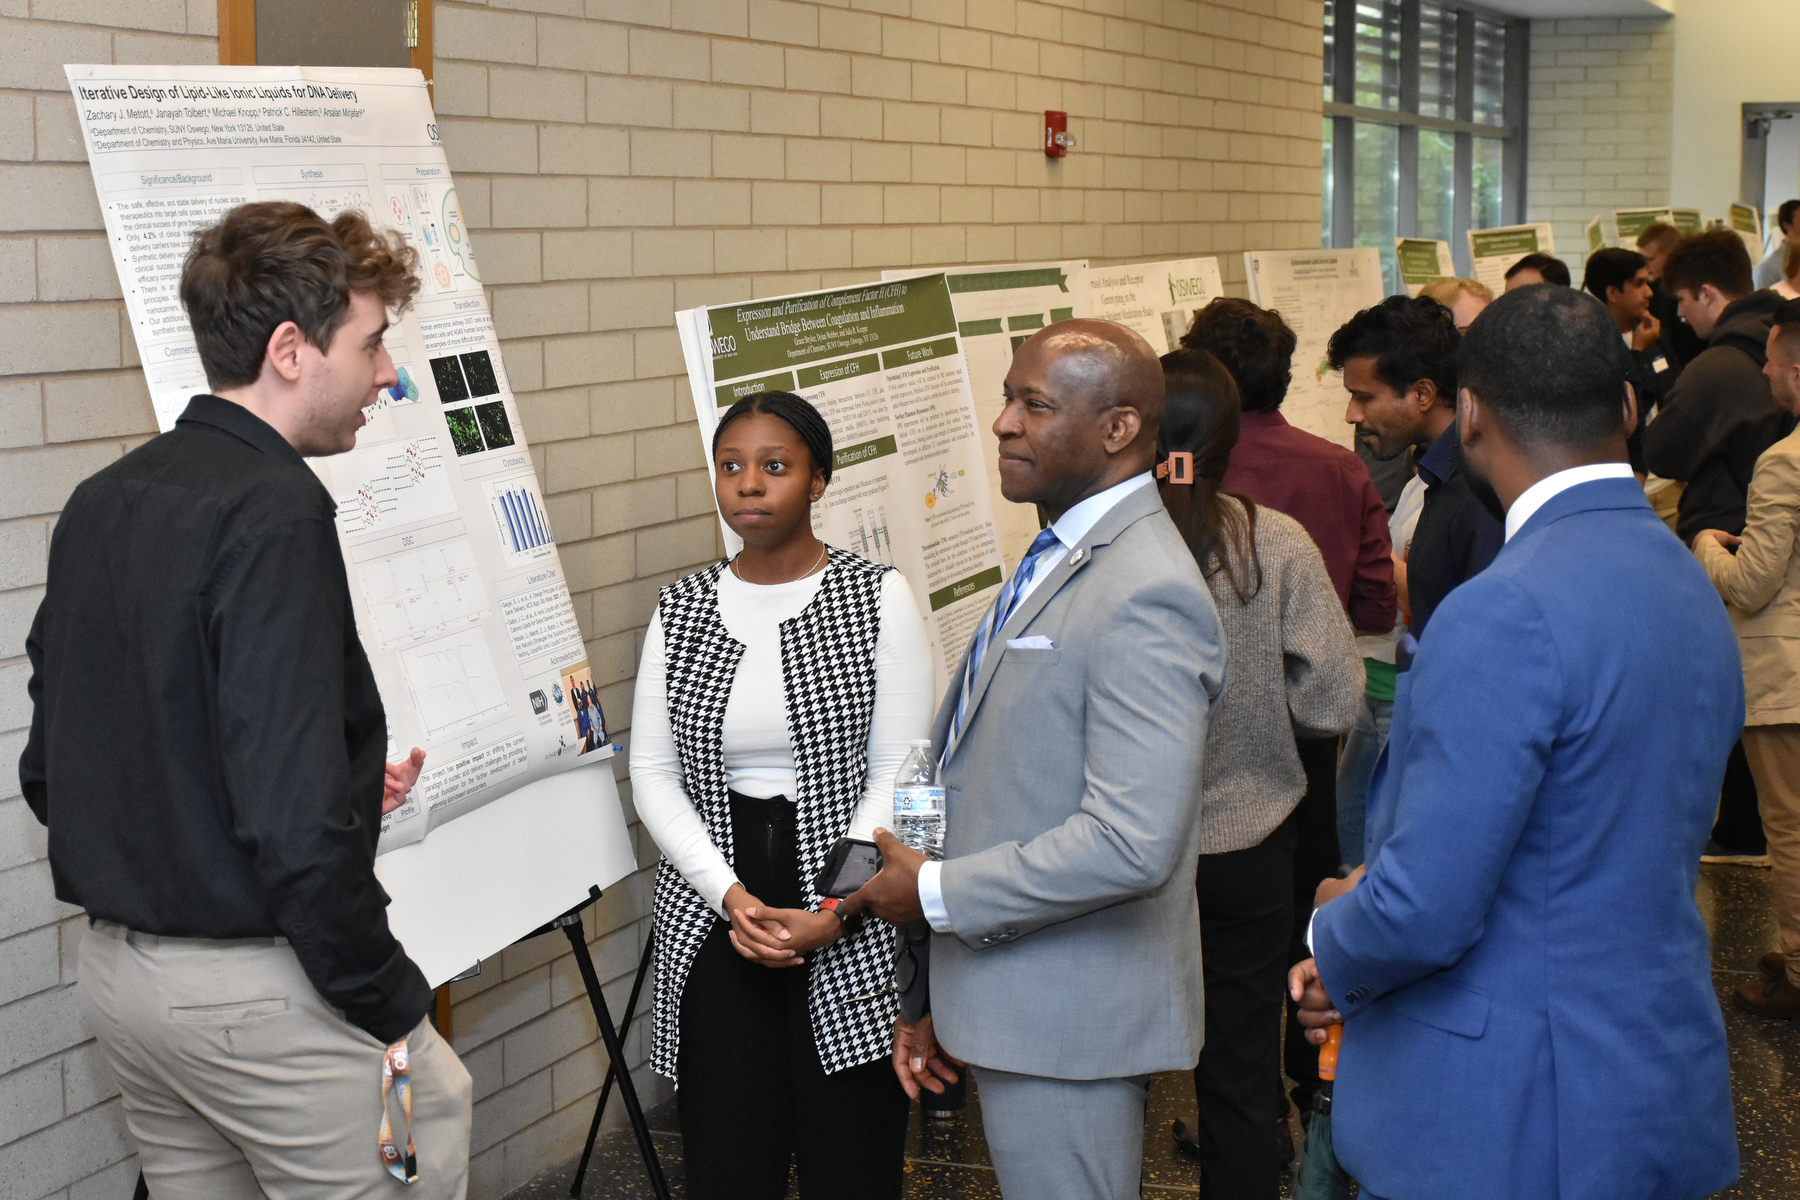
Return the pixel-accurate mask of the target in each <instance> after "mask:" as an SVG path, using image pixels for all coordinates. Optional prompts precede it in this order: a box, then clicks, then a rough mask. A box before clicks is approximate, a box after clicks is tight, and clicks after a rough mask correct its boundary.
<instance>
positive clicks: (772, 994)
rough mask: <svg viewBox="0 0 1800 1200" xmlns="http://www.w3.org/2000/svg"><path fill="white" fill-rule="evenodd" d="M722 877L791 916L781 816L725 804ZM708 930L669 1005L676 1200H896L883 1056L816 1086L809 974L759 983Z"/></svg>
mask: <svg viewBox="0 0 1800 1200" xmlns="http://www.w3.org/2000/svg"><path fill="white" fill-rule="evenodd" d="M731 823H732V838H733V842H734V851H735V853H734V858H735V859H736V861H735V863H734V864H733V865H734V866H735V868H736V870H737V875H738V879H739V880H740V881H741V882H742V883H743V885H744V886H745V887H746V888H748V889H749V890H750V892H751V894H752V895H754V896H755V897H756V898H757V899H759V900H761V901H763V902H764V903H765V904H769V905H772V906H774V907H778V908H799V907H801V904H802V901H801V891H800V868H799V851H798V848H797V843H796V838H795V828H794V806H793V805H792V804H791V803H790V802H788V801H786V800H784V799H782V798H780V797H776V798H775V799H774V800H758V799H753V798H751V797H746V796H739V795H737V794H736V793H735V792H734V793H732V797H731ZM729 929H730V926H729V925H727V924H726V923H725V922H724V921H720V920H715V921H714V922H713V927H712V929H711V930H710V931H709V932H708V933H707V935H706V939H705V941H703V942H702V943H701V946H700V951H699V953H698V955H696V956H695V959H694V964H693V966H692V967H691V968H690V969H689V971H688V977H687V983H686V985H685V987H684V988H683V989H682V993H681V1053H680V1055H679V1057H678V1059H677V1063H676V1067H677V1070H678V1072H679V1074H680V1076H681V1082H680V1086H679V1088H677V1090H676V1092H675V1104H676V1110H677V1113H678V1115H679V1117H680V1120H681V1141H682V1157H683V1159H684V1161H685V1164H686V1167H687V1190H686V1195H687V1196H688V1198H689V1200H782V1198H783V1197H785V1196H786V1195H787V1191H788V1169H789V1164H790V1163H794V1164H797V1166H798V1169H799V1175H800V1195H801V1197H802V1198H803V1200H863V1198H865V1197H867V1198H869V1200H898V1198H899V1196H900V1193H901V1188H902V1186H903V1184H904V1181H905V1170H906V1160H905V1152H906V1119H907V1113H908V1101H907V1099H906V1093H905V1092H904V1091H902V1090H901V1089H900V1082H899V1080H897V1079H896V1078H895V1077H894V1068H893V1065H892V1064H891V1063H890V1062H889V1061H888V1059H887V1058H886V1057H885V1056H884V1057H882V1058H879V1059H876V1060H875V1061H874V1062H870V1063H864V1064H863V1065H861V1066H857V1067H850V1068H847V1069H845V1070H842V1071H838V1072H836V1073H834V1074H830V1075H827V1074H826V1073H825V1068H824V1066H823V1064H821V1063H820V1061H819V1051H818V1047H817V1044H816V1042H815V1041H814V1037H813V1027H812V1015H811V1011H810V1009H809V1007H808V1001H807V990H808V988H807V983H808V978H809V972H810V971H811V970H812V966H811V964H810V963H809V964H807V965H806V966H802V967H784V968H780V969H770V968H768V967H763V966H759V965H758V964H756V963H753V962H751V961H750V960H749V959H746V958H744V957H743V956H741V955H740V954H738V952H737V951H736V950H734V949H733V948H732V946H731V941H730V938H729V937H728V936H727V934H728V931H729Z"/></svg>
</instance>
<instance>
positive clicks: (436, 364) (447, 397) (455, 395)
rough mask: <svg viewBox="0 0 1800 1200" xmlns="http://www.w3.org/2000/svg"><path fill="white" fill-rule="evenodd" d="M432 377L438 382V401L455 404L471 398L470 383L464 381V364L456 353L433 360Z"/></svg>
mask: <svg viewBox="0 0 1800 1200" xmlns="http://www.w3.org/2000/svg"><path fill="white" fill-rule="evenodd" d="M431 378H432V379H433V380H435V381H436V382H437V390H438V401H439V403H442V404H455V403H456V402H457V401H458V400H467V399H468V398H469V385H468V384H467V383H465V382H464V381H463V373H462V364H460V363H458V362H457V361H456V356H455V355H454V354H452V355H448V356H446V357H444V358H434V359H432V360H431Z"/></svg>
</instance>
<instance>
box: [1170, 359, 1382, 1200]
mask: <svg viewBox="0 0 1800 1200" xmlns="http://www.w3.org/2000/svg"><path fill="white" fill-rule="evenodd" d="M1162 362H1163V376H1164V378H1165V380H1166V381H1167V384H1168V398H1167V400H1166V401H1165V404H1164V409H1163V418H1162V427H1161V431H1160V432H1159V434H1158V435H1157V451H1158V459H1159V462H1160V465H1159V466H1158V467H1157V474H1158V477H1159V486H1160V488H1161V490H1162V497H1163V504H1164V506H1165V507H1166V508H1167V509H1168V510H1169V516H1170V517H1171V518H1172V519H1173V520H1174V522H1175V525H1176V528H1178V529H1180V530H1181V533H1182V536H1183V537H1184V538H1186V540H1187V543H1188V546H1189V548H1190V549H1192V550H1193V552H1194V558H1195V559H1196V560H1197V561H1198V562H1199V564H1200V570H1201V573H1202V574H1203V575H1205V576H1206V582H1207V586H1208V587H1209V588H1210V589H1211V590H1212V595H1213V602H1214V603H1215V604H1216V605H1217V606H1218V611H1219V624H1220V625H1221V626H1222V627H1223V628H1224V630H1225V647H1226V655H1227V662H1228V664H1229V665H1228V668H1227V671H1228V674H1227V679H1226V685H1225V692H1224V694H1223V695H1222V696H1221V697H1220V699H1219V702H1218V704H1217V705H1215V706H1214V708H1213V712H1212V723H1211V725H1210V727H1209V729H1208V731H1207V736H1206V767H1205V773H1204V776H1203V778H1202V784H1201V786H1202V789H1203V797H1202V809H1201V817H1200V854H1201V857H1200V865H1199V869H1198V872H1197V878H1196V884H1197V887H1198V890H1199V899H1200V951H1201V960H1202V965H1203V969H1204V972H1205V978H1206V1045H1205V1049H1203V1050H1202V1051H1201V1053H1200V1065H1199V1066H1198V1067H1197V1068H1195V1071H1194V1092H1195V1096H1196V1098H1197V1099H1198V1101H1199V1109H1200V1121H1199V1128H1198V1130H1197V1131H1196V1133H1197V1136H1196V1137H1195V1139H1194V1140H1193V1141H1192V1142H1185V1144H1186V1145H1187V1146H1188V1148H1189V1149H1190V1150H1191V1151H1192V1152H1193V1153H1194V1154H1195V1155H1196V1157H1198V1158H1199V1160H1200V1190H1201V1193H1202V1194H1203V1195H1205V1196H1206V1197H1207V1200H1275V1197H1276V1195H1277V1193H1278V1189H1279V1167H1278V1165H1277V1163H1278V1160H1277V1147H1278V1145H1279V1143H1278V1140H1277V1139H1278V1136H1282V1137H1285V1135H1286V1129H1287V1109H1288V1101H1287V1096H1286V1094H1285V1093H1284V1092H1283V1091H1282V1087H1281V1011H1282V1010H1281V1001H1282V994H1283V992H1282V989H1283V985H1284V982H1285V979H1286V969H1287V966H1288V961H1287V950H1288V941H1289V936H1290V933H1291V930H1292V925H1293V922H1294V920H1295V919H1296V914H1295V912H1294V899H1293V897H1294V888H1293V858H1294V837H1295V831H1294V825H1293V822H1292V821H1291V820H1289V817H1290V816H1291V814H1292V813H1293V812H1294V809H1295V806H1297V805H1298V804H1299V803H1300V795H1301V793H1302V792H1303V791H1304V790H1305V788H1306V775H1305V773H1304V772H1303V771H1302V770H1301V766H1300V757H1299V752H1298V750H1297V749H1296V748H1295V745H1294V737H1295V733H1296V731H1298V732H1299V733H1300V735H1301V736H1308V737H1322V736H1330V735H1332V734H1340V733H1343V732H1344V731H1346V730H1348V729H1349V728H1350V726H1351V724H1352V723H1353V722H1354V721H1355V719H1356V714H1357V710H1358V708H1359V707H1360V706H1361V704H1362V694H1363V683H1364V680H1363V666H1362V661H1361V660H1360V659H1359V658H1358V657H1357V653H1356V639H1355V635H1354V634H1353V633H1352V632H1351V629H1350V623H1349V621H1348V620H1346V619H1345V617H1344V608H1343V605H1342V604H1340V603H1339V602H1338V598H1337V593H1336V591H1335V590H1333V588H1332V585H1331V578H1330V576H1328V575H1327V574H1326V573H1325V562H1324V560H1323V559H1322V558H1321V557H1320V556H1319V551H1318V548H1317V547H1316V546H1314V545H1313V543H1312V539H1311V538H1309V537H1308V536H1307V533H1306V531H1305V530H1304V529H1302V528H1301V526H1300V523H1299V522H1298V521H1295V520H1294V519H1293V518H1291V517H1289V516H1287V515H1285V514H1283V513H1279V512H1275V511H1274V510H1272V509H1268V508H1258V507H1257V506H1256V504H1255V503H1254V502H1253V501H1251V500H1250V499H1249V498H1248V497H1245V496H1238V495H1234V494H1231V493H1228V492H1225V491H1222V490H1221V484H1222V482H1223V480H1224V478H1225V468H1226V466H1227V465H1228V464H1229V462H1230V459H1231V449H1232V447H1233V446H1235V445H1236V444H1237V439H1238V417H1239V410H1238V394H1237V385H1236V384H1235V383H1234V382H1233V381H1232V378H1231V375H1230V374H1229V373H1228V372H1227V371H1226V370H1225V368H1224V367H1222V366H1221V365H1220V364H1219V362H1218V360H1217V359H1215V358H1214V357H1213V356H1212V355H1210V354H1208V353H1206V352H1205V351H1203V350H1187V349H1183V350H1177V351H1175V352H1174V353H1172V354H1167V355H1164V356H1163V360H1162ZM1178 1136H1179V1131H1178ZM1184 1141H1185V1139H1184Z"/></svg>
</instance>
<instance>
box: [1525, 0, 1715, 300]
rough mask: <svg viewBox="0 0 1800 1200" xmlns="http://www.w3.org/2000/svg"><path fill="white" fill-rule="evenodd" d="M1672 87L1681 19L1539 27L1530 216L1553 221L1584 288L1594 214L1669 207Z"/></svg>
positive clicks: (1534, 32)
mask: <svg viewBox="0 0 1800 1200" xmlns="http://www.w3.org/2000/svg"><path fill="white" fill-rule="evenodd" d="M1674 80H1675V21H1674V20H1673V19H1665V18H1660V17H1618V18H1608V19H1591V20H1562V21H1533V22H1532V23H1531V105H1530V113H1531V115H1530V127H1529V129H1530V132H1529V134H1528V136H1529V138H1530V141H1529V147H1530V148H1529V151H1528V154H1527V158H1528V164H1529V165H1528V167H1527V172H1526V173H1527V177H1528V180H1529V184H1528V190H1527V192H1526V208H1527V210H1528V213H1527V216H1526V219H1527V220H1530V221H1552V222H1554V223H1555V225H1556V245H1557V249H1558V252H1559V255H1560V257H1562V258H1563V259H1564V260H1566V261H1567V262H1568V263H1569V265H1570V269H1571V270H1573V271H1574V272H1575V282H1576V283H1577V284H1579V283H1580V282H1581V264H1582V263H1584V262H1585V261H1586V260H1587V233H1586V231H1587V223H1588V222H1589V221H1591V220H1593V219H1594V214H1596V213H1599V212H1604V213H1606V214H1607V218H1608V221H1609V222H1610V220H1611V216H1612V210H1613V209H1615V208H1637V207H1642V206H1644V205H1649V204H1668V203H1670V202H1671V199H1670V196H1669V141H1670V121H1671V117H1672V114H1673V94H1674ZM1677 202H1680V201H1677Z"/></svg>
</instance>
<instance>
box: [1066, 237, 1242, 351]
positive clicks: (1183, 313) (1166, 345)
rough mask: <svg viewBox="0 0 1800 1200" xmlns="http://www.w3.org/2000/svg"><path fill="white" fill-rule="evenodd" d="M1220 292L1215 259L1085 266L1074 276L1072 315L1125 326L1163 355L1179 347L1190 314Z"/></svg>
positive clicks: (1216, 296) (1191, 316)
mask: <svg viewBox="0 0 1800 1200" xmlns="http://www.w3.org/2000/svg"><path fill="white" fill-rule="evenodd" d="M1224 294H1225V287H1224V284H1222V283H1221V282H1220V280H1219V260H1218V259H1216V258H1188V259H1180V260H1177V261H1174V262H1151V263H1131V264H1129V265H1127V266H1122V267H1089V268H1088V269H1087V270H1085V271H1083V272H1082V273H1081V275H1080V277H1079V286H1078V287H1077V289H1076V301H1075V315H1076V316H1078V317H1099V318H1100V319H1102V320H1106V321H1117V322H1118V323H1119V324H1121V325H1129V326H1130V327H1131V328H1133V329H1135V330H1137V331H1138V333H1139V334H1141V335H1142V336H1143V339H1144V340H1145V341H1146V342H1149V343H1150V347H1151V349H1153V350H1155V351H1156V352H1157V353H1158V354H1167V353H1168V352H1169V351H1171V350H1173V349H1175V348H1176V347H1178V346H1180V345H1181V335H1182V334H1184V333H1186V332H1187V331H1188V329H1189V327H1190V326H1192V325H1193V323H1194V313H1195V312H1196V311H1197V310H1199V309H1202V308H1205V307H1206V306H1207V305H1208V304H1210V303H1212V302H1213V301H1214V300H1217V299H1218V298H1219V297H1220V296H1223V295H1224Z"/></svg>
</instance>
